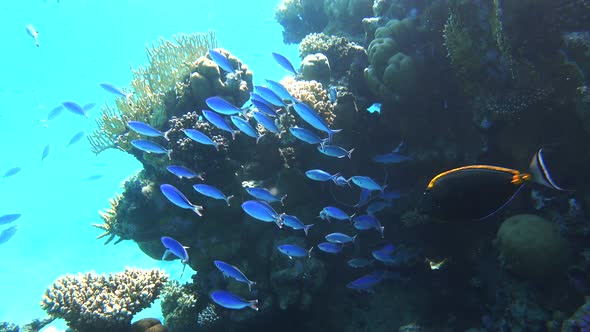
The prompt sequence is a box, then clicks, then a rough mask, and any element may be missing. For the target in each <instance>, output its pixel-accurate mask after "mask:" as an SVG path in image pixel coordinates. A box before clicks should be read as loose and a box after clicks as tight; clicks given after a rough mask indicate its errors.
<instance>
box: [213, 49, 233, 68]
mask: <svg viewBox="0 0 590 332" xmlns="http://www.w3.org/2000/svg"><path fill="white" fill-rule="evenodd" d="M209 56H210V57H211V60H213V62H215V64H216V65H217V66H219V68H221V69H223V71H226V72H228V73H233V72H235V70H234V69H233V68H232V66H231V64H230V63H229V60H228V59H227V58H226V57H225V55H223V54H221V52H219V51H216V50H209Z"/></svg>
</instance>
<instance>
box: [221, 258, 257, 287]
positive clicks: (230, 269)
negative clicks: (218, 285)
mask: <svg viewBox="0 0 590 332" xmlns="http://www.w3.org/2000/svg"><path fill="white" fill-rule="evenodd" d="M213 263H214V264H215V266H216V267H217V268H218V269H219V271H221V272H222V273H223V276H225V277H231V278H233V279H235V280H237V281H239V282H243V283H246V284H248V289H249V290H250V292H252V286H254V285H256V283H255V282H254V281H251V280H250V279H248V278H247V277H246V275H244V273H242V271H240V269H238V268H237V267H235V266H233V265H230V264H227V263H226V262H222V261H214V262H213Z"/></svg>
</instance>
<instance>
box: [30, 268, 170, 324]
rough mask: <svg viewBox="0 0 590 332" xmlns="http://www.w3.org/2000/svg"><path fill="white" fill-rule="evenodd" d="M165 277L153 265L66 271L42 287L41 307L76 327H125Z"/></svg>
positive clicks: (155, 293) (151, 299) (149, 301)
mask: <svg viewBox="0 0 590 332" xmlns="http://www.w3.org/2000/svg"><path fill="white" fill-rule="evenodd" d="M167 280H168V275H166V274H165V273H164V272H162V271H160V270H157V269H154V270H141V269H129V268H128V269H126V270H125V271H124V272H122V273H116V274H110V275H109V276H100V275H96V274H94V273H87V274H79V275H77V276H73V275H67V276H63V277H60V278H59V279H58V280H56V282H55V283H54V284H53V285H52V286H50V287H49V288H48V289H47V290H46V291H45V295H44V296H43V300H42V301H41V307H42V308H43V309H44V310H45V311H47V313H48V314H49V315H51V316H53V317H59V318H63V319H64V320H65V321H66V322H67V323H68V326H69V327H71V328H73V329H75V330H78V331H128V330H129V328H130V325H131V319H132V318H133V315H135V314H136V313H137V312H139V311H140V310H142V309H144V308H147V307H149V306H150V305H151V304H152V302H154V300H156V298H158V296H159V295H160V291H161V290H162V287H163V286H164V283H165V282H166V281H167Z"/></svg>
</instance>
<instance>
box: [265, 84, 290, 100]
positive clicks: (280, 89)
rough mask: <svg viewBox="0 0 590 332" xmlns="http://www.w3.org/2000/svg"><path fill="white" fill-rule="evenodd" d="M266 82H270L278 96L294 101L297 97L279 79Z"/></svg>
mask: <svg viewBox="0 0 590 332" xmlns="http://www.w3.org/2000/svg"><path fill="white" fill-rule="evenodd" d="M265 81H266V84H268V88H269V89H271V90H272V91H273V92H274V93H275V94H276V95H277V96H279V97H280V98H281V99H283V100H289V101H294V100H295V98H293V96H291V93H289V91H288V90H287V89H286V88H285V86H284V85H282V84H281V83H279V82H277V81H273V80H265Z"/></svg>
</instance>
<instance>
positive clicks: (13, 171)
mask: <svg viewBox="0 0 590 332" xmlns="http://www.w3.org/2000/svg"><path fill="white" fill-rule="evenodd" d="M21 169H22V168H20V167H18V166H17V167H13V168H11V169H9V170H7V171H6V172H4V175H2V177H3V178H9V177H11V176H13V175H15V174H16V173H18V172H20V171H21Z"/></svg>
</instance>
